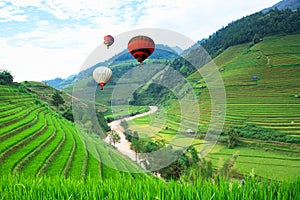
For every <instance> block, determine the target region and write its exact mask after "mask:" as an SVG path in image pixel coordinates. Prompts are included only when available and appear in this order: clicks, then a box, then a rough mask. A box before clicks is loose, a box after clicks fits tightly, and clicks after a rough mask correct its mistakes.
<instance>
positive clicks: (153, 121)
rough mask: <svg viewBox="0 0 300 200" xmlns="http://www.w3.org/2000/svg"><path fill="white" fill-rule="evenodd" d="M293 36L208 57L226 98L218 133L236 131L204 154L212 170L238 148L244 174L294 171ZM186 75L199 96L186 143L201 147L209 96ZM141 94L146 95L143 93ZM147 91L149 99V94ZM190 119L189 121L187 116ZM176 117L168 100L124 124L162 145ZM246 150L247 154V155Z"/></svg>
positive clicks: (176, 125) (298, 150) (176, 107)
mask: <svg viewBox="0 0 300 200" xmlns="http://www.w3.org/2000/svg"><path fill="white" fill-rule="evenodd" d="M299 40H300V35H299V34H296V35H286V36H272V37H265V38H264V40H263V41H261V42H259V43H257V44H255V45H252V44H251V43H246V44H240V45H236V46H232V47H229V48H228V49H226V50H225V51H224V52H223V53H222V54H220V55H219V56H217V57H216V58H215V59H214V62H215V63H216V65H217V68H218V69H222V68H223V69H224V70H223V71H220V73H221V75H222V77H223V81H224V85H225V90H226V96H227V98H226V101H227V103H226V108H227V109H226V118H225V126H224V132H225V133H226V132H227V131H229V128H230V127H234V129H235V130H236V132H237V133H239V135H238V138H236V134H233V136H235V137H233V138H231V140H229V139H230V138H229V137H228V135H226V134H225V135H222V136H220V138H219V140H218V141H219V142H220V144H218V145H216V146H215V147H214V149H213V150H212V152H211V153H210V154H209V155H208V159H210V160H212V165H213V168H214V169H217V168H218V163H219V162H220V159H222V160H227V159H228V158H229V157H230V156H232V155H234V154H235V153H236V152H239V157H238V158H237V160H236V162H235V164H234V166H233V168H234V169H235V170H236V171H238V173H249V172H251V170H252V169H254V170H255V172H256V173H257V174H258V175H259V176H269V177H270V178H274V179H282V177H290V176H297V173H299V170H298V169H297V168H298V167H299V159H298V157H297V156H299V154H300V147H299V141H298V139H299V137H295V136H298V135H299V134H300V123H299V120H300V118H299V116H300V104H299V99H298V98H295V93H297V92H298V91H299V87H300V85H299V81H298V80H299V78H300V74H299V69H298V68H299V66H298V64H297V63H299V62H300V59H299V56H298V54H297V52H299V50H300V49H299V45H295V44H298V41H299ZM253 76H257V77H258V79H259V81H258V82H257V84H256V82H254V81H253V80H252V77H253ZM287 77H288V78H287ZM187 79H188V81H189V82H190V83H191V84H192V85H193V89H194V90H195V93H196V94H198V95H199V109H200V113H201V116H200V121H199V127H198V130H196V132H197V133H196V135H195V138H196V139H195V140H194V141H193V143H192V144H193V145H194V146H195V148H196V149H197V150H198V151H201V149H202V147H203V143H204V141H203V138H204V136H205V135H204V134H205V133H206V131H207V130H208V127H209V126H210V120H211V112H212V111H211V102H210V101H211V97H210V94H209V88H203V87H202V88H200V86H203V85H204V84H205V81H204V79H203V78H202V77H201V76H200V75H199V73H194V74H192V75H191V76H189V77H187ZM141 95H144V96H147V93H146V92H145V93H144V94H141ZM148 95H149V96H151V98H152V94H151V93H148ZM151 98H150V99H151ZM190 120H191V121H192V120H193V116H192V115H191V116H190ZM180 121H181V107H180V104H179V103H178V101H177V100H176V99H174V100H170V101H169V103H168V104H167V105H166V106H164V107H163V108H161V111H158V113H155V114H152V115H150V116H144V117H141V118H137V119H134V120H132V121H129V122H128V125H129V129H131V130H132V131H133V132H134V131H137V132H138V133H139V134H140V135H144V137H145V136H147V137H149V138H151V139H153V140H157V139H164V140H165V141H166V144H167V145H168V144H169V143H170V142H171V141H172V140H173V139H174V138H175V136H176V135H177V134H178V130H179V129H180V125H181V124H180ZM247 124H248V125H247ZM185 128H186V129H188V128H189V127H185ZM258 132H259V134H255V133H258ZM236 139H238V142H237V140H236ZM228 140H229V141H230V144H232V145H230V146H231V147H234V146H235V147H234V148H233V149H230V150H229V149H228ZM186 141H188V138H187V139H184V138H182V139H181V141H180V142H178V143H177V144H178V148H179V147H184V144H185V143H186ZM174 148H176V146H174ZM247 151H249V152H251V157H249V155H250V154H248V153H247ZM262 163H266V164H267V166H269V167H265V166H264V165H262ZM266 168H267V169H266Z"/></svg>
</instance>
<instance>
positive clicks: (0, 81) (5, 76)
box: [0, 69, 14, 85]
mask: <svg viewBox="0 0 300 200" xmlns="http://www.w3.org/2000/svg"><path fill="white" fill-rule="evenodd" d="M13 81H14V78H13V76H12V75H11V73H10V72H9V71H7V70H2V69H1V70H0V85H10V84H12V83H13Z"/></svg>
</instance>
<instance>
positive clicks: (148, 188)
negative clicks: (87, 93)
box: [0, 176, 300, 200]
mask: <svg viewBox="0 0 300 200" xmlns="http://www.w3.org/2000/svg"><path fill="white" fill-rule="evenodd" d="M0 182H1V184H0V197H1V198H4V199H6V198H9V199H40V198H45V199H124V200H125V199H126V200H127V199H139V200H140V199H149V200H150V199H249V200H250V199H253V200H254V199H255V200H256V199H274V200H277V199H278V200H281V199H290V200H294V199H295V200H296V199H297V198H298V197H299V193H300V191H299V188H300V181H299V179H295V180H285V181H284V182H275V181H268V180H263V181H260V180H257V179H255V178H253V177H251V176H249V178H247V179H245V180H244V181H240V182H239V181H237V180H236V181H229V180H224V179H220V180H214V181H210V180H208V181H201V180H199V179H197V180H195V182H194V184H189V183H186V182H182V183H179V182H177V181H172V180H171V181H169V182H168V183H165V182H164V181H161V180H159V179H154V178H151V179H150V178H147V179H142V178H137V177H135V178H132V177H131V178H130V177H127V176H120V177H118V179H117V181H116V179H113V178H110V179H105V180H103V181H101V180H98V179H95V178H94V177H87V179H86V181H82V180H76V179H64V178H60V177H41V178H37V179H27V178H26V177H22V176H21V177H7V176H6V177H0Z"/></svg>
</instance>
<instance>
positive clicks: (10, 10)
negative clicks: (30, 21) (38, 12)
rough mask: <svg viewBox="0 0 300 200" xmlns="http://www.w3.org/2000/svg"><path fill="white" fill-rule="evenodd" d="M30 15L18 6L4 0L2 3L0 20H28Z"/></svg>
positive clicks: (0, 5)
mask: <svg viewBox="0 0 300 200" xmlns="http://www.w3.org/2000/svg"><path fill="white" fill-rule="evenodd" d="M27 18H28V15H27V14H25V13H24V11H23V10H21V9H19V8H18V7H15V6H12V5H9V4H6V3H5V2H2V3H1V4H0V22H7V21H20V22H23V21H26V20H27Z"/></svg>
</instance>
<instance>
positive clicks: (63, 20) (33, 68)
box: [0, 0, 280, 82]
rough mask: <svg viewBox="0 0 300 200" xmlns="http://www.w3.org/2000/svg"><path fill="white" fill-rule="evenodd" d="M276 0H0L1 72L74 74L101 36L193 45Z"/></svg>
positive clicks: (41, 76)
mask: <svg viewBox="0 0 300 200" xmlns="http://www.w3.org/2000/svg"><path fill="white" fill-rule="evenodd" d="M279 1H280V0H227V1H224V0H135V1H133V0H72V1H71V0H1V1H0V27H1V29H0V51H1V52H0V69H6V70H8V71H10V72H11V73H12V75H13V76H14V80H15V81H17V82H21V81H25V80H27V81H42V80H49V79H53V78H56V77H60V78H66V77H68V76H70V75H72V74H77V73H78V72H79V70H80V68H81V66H82V64H83V62H84V61H85V59H86V58H87V57H88V55H89V54H90V53H91V52H93V50H94V49H95V48H97V47H98V46H99V45H103V44H102V42H103V36H104V35H107V34H111V35H119V34H122V33H124V32H127V31H132V30H135V29H141V28H159V29H167V30H171V31H175V32H178V33H180V34H183V35H185V36H187V37H189V38H190V39H192V40H194V41H195V42H197V41H198V40H201V39H203V38H207V37H209V35H211V34H213V33H214V32H216V31H217V30H218V29H220V28H222V27H224V26H226V25H227V24H228V23H230V22H232V21H234V20H237V19H240V18H242V17H244V16H247V15H250V14H253V13H255V12H257V11H260V10H262V9H263V8H267V7H270V6H272V5H274V4H276V3H278V2H279Z"/></svg>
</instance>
